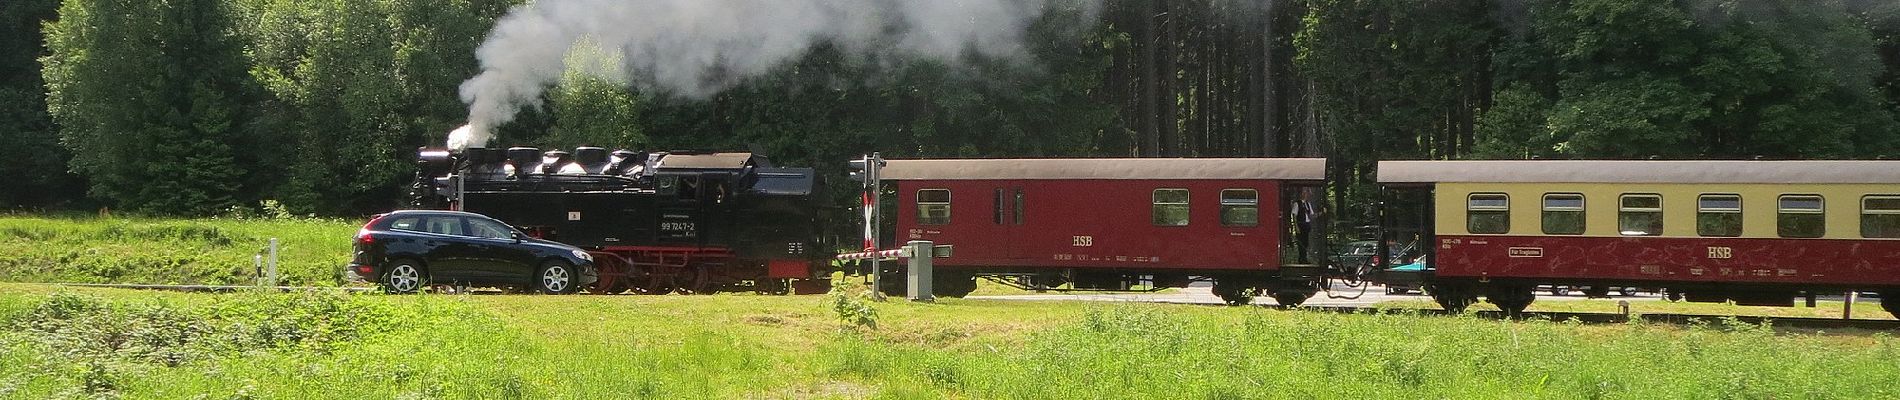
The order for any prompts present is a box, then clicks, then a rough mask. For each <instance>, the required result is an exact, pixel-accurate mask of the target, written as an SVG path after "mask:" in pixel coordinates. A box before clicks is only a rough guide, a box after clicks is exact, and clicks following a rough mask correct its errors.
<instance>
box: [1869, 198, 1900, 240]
mask: <svg viewBox="0 0 1900 400" xmlns="http://www.w3.org/2000/svg"><path fill="white" fill-rule="evenodd" d="M1860 236H1861V237H1864V238H1879V239H1895V238H1900V195H1884V196H1867V197H1865V198H1862V199H1861V200H1860Z"/></svg>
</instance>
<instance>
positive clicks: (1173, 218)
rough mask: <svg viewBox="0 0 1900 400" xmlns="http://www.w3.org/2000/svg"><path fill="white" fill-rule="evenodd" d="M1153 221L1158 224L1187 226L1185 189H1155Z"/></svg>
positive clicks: (1186, 193) (1186, 195)
mask: <svg viewBox="0 0 1900 400" xmlns="http://www.w3.org/2000/svg"><path fill="white" fill-rule="evenodd" d="M1152 200H1153V203H1154V207H1155V208H1154V221H1155V225H1158V226H1187V224H1188V191H1187V189H1155V191H1154V195H1153V198H1152Z"/></svg>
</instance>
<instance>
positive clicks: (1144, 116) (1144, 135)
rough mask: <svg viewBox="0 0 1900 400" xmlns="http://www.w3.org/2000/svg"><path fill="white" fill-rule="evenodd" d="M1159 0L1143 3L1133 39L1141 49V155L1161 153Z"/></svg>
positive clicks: (1138, 116) (1157, 155)
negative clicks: (1158, 40)
mask: <svg viewBox="0 0 1900 400" xmlns="http://www.w3.org/2000/svg"><path fill="white" fill-rule="evenodd" d="M1160 1H1161V0H1147V1H1144V2H1142V8H1141V10H1142V12H1140V13H1139V14H1138V17H1140V18H1141V21H1142V23H1141V35H1139V36H1136V39H1135V40H1134V42H1135V45H1136V46H1137V47H1139V48H1140V49H1141V61H1140V62H1141V83H1140V85H1141V94H1140V95H1141V106H1140V111H1139V112H1138V115H1136V118H1137V119H1139V120H1140V121H1141V124H1140V128H1139V132H1140V133H1139V135H1140V136H1141V141H1140V143H1141V156H1142V157H1159V156H1161V136H1160V129H1159V127H1160V124H1159V123H1157V122H1156V121H1157V120H1158V119H1160V118H1159V113H1160V110H1159V109H1158V108H1157V105H1156V104H1155V103H1156V101H1157V98H1158V97H1160V90H1159V88H1158V86H1159V85H1158V84H1157V81H1158V80H1159V79H1160V74H1159V73H1158V72H1157V71H1156V68H1155V66H1156V65H1155V64H1156V63H1155V61H1157V60H1156V54H1155V46H1158V45H1160V43H1157V42H1156V39H1157V38H1159V37H1160V35H1157V34H1156V32H1157V31H1156V29H1155V28H1156V26H1155V14H1156V13H1157V12H1158V10H1159V7H1160V5H1159V4H1158V2H1160Z"/></svg>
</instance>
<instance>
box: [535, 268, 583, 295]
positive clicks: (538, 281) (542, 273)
mask: <svg viewBox="0 0 1900 400" xmlns="http://www.w3.org/2000/svg"><path fill="white" fill-rule="evenodd" d="M579 277H580V276H579V275H576V274H575V271H574V267H573V266H571V265H568V264H567V263H565V262H561V261H549V262H548V263H547V264H542V265H541V269H540V270H539V271H536V272H535V274H534V289H535V291H538V292H541V293H542V294H566V293H572V292H573V291H574V284H576V283H579V282H580V280H579V279H578V278H579Z"/></svg>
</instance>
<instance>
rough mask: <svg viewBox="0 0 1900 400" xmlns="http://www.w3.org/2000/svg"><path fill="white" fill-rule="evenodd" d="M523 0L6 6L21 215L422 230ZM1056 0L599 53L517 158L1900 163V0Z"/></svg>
mask: <svg viewBox="0 0 1900 400" xmlns="http://www.w3.org/2000/svg"><path fill="white" fill-rule="evenodd" d="M1089 1H1100V2H1101V4H1100V7H1088V6H1087V5H1089V4H1091V3H1088V2H1089ZM518 2H519V1H518V0H468V1H450V2H439V1H423V0H367V1H361V0H318V1H289V0H189V1H177V2H166V3H161V4H133V3H125V2H115V1H106V0H65V1H56V0H20V1H8V2H5V3H4V4H0V24H3V25H0V31H4V34H0V174H4V176H8V177H9V179H13V183H11V184H10V185H9V190H6V191H3V192H0V207H4V208H37V207H79V206H88V205H91V204H93V202H96V203H98V204H100V205H104V206H108V207H114V208H122V209H135V210H140V211H145V212H150V213H158V214H185V215H203V214H213V213H220V212H225V211H227V210H229V209H231V208H232V207H239V208H244V207H253V206H254V205H255V204H257V203H258V202H259V201H261V200H267V199H268V200H279V201H282V202H283V204H285V205H286V206H288V207H289V209H290V210H291V211H293V212H296V213H299V214H303V213H319V214H327V215H350V214H360V213H366V212H373V211H377V210H381V209H386V208H389V207H392V206H394V205H395V204H397V203H398V198H397V197H398V196H399V195H400V187H401V186H402V183H403V181H404V180H405V179H408V178H409V174H410V167H409V164H408V162H407V160H408V158H407V157H409V155H410V154H413V150H414V149H415V148H416V147H418V146H424V145H434V144H439V143H442V142H443V140H444V137H445V135H446V133H447V132H448V131H450V130H452V129H454V128H455V127H457V126H459V125H461V124H462V123H463V121H464V119H465V117H466V115H467V114H466V109H465V108H464V106H463V104H462V102H461V101H460V100H459V99H458V98H457V93H456V90H457V86H458V85H459V84H460V83H461V82H462V80H464V79H467V78H469V77H471V76H473V75H474V74H475V73H477V72H478V69H477V65H476V60H475V55H474V52H475V51H474V49H475V48H476V46H478V45H479V44H480V43H481V42H482V40H483V39H484V37H485V35H486V34H487V32H488V29H489V27H491V26H493V23H494V22H495V21H496V19H497V18H499V17H500V16H502V15H504V14H506V13H507V12H508V10H509V7H510V6H512V5H514V4H515V3H518ZM1053 4H1054V5H1053V6H1051V8H1050V9H1049V11H1048V12H1046V13H1045V14H1044V15H1041V16H1039V19H1037V20H1036V22H1035V23H1034V24H1032V25H1031V26H1030V27H1029V30H1028V32H1026V35H1025V38H1026V42H1027V43H1026V44H1027V46H1026V48H1025V49H1024V51H1023V52H1022V53H1023V54H1025V55H1024V56H1022V57H1015V58H1001V59H999V58H995V57H990V58H984V57H977V58H976V59H973V60H959V61H957V62H945V61H944V60H932V59H912V58H904V57H899V56H895V55H891V54H883V55H866V54H861V53H862V52H853V51H850V50H849V49H840V48H837V47H836V46H822V45H821V46H819V47H817V48H814V49H811V50H810V51H808V52H806V53H805V54H803V56H802V57H800V58H798V59H796V60H794V61H793V62H789V63H787V64H785V65H781V66H779V67H778V68H776V69H774V70H773V71H772V72H771V73H768V74H766V75H764V76H761V77H757V78H753V79H748V80H745V81H743V82H740V83H739V84H738V85H737V86H736V87H733V88H731V89H729V90H726V91H724V92H722V93H719V94H716V95H713V96H712V97H710V98H703V99H701V98H682V97H679V96H673V95H670V94H669V93H665V92H663V91H658V90H635V89H628V88H627V86H628V85H627V82H618V81H614V80H611V79H600V78H597V77H595V76H594V75H592V74H587V73H585V71H586V70H587V69H589V68H602V65H613V64H618V63H622V62H625V61H628V60H616V59H613V57H612V56H611V55H603V54H593V53H592V52H591V51H589V49H590V48H591V47H590V46H579V47H577V49H580V50H577V51H574V52H572V54H569V55H568V57H567V60H568V63H567V64H568V67H569V69H570V71H569V72H568V74H566V75H565V77H564V78H563V79H561V80H560V82H559V84H558V85H557V87H555V88H553V90H550V91H548V92H547V94H546V95H545V96H544V97H545V99H544V101H542V102H541V104H542V105H541V106H540V107H537V108H534V109H530V110H528V111H526V112H525V113H524V114H523V115H522V116H521V117H520V118H518V119H516V120H515V122H513V123H511V124H509V125H507V126H503V127H502V128H501V132H500V135H501V136H500V137H501V141H502V143H501V144H503V145H514V144H523V145H540V146H558V147H572V146H575V145H581V144H593V145H603V146H611V147H633V148H648V149H678V148H702V149H720V150H755V151H763V152H766V153H768V154H771V155H772V156H773V157H775V158H776V159H778V160H779V161H780V162H782V163H786V164H796V165H810V166H816V167H820V168H823V169H825V170H828V171H832V172H836V171H837V170H839V169H841V165H840V164H841V162H840V161H841V160H844V159H846V158H849V157H852V156H854V155H856V154H859V153H863V152H869V151H882V152H884V153H885V154H887V155H890V156H899V157H917V156H933V157H942V156H960V157H974V156H984V157H1001V156H1158V157H1197V156H1320V155H1323V156H1329V157H1332V158H1334V159H1337V160H1340V161H1341V162H1339V163H1335V164H1336V165H1335V166H1334V167H1333V168H1334V171H1335V172H1336V173H1335V174H1334V175H1335V176H1336V178H1337V179H1340V180H1341V182H1340V184H1341V185H1340V186H1339V188H1340V190H1345V191H1348V192H1350V191H1352V190H1353V188H1363V187H1365V184H1364V182H1365V181H1366V178H1367V177H1369V176H1370V175H1369V173H1370V169H1369V165H1370V162H1371V161H1372V160H1376V159H1444V158H1526V157H1541V158H1646V157H1651V156H1656V157H1664V158H1749V157H1756V156H1760V157H1769V158H1874V157H1880V156H1891V155H1893V154H1894V152H1895V151H1896V148H1897V147H1896V146H1900V123H1897V122H1896V118H1895V113H1896V112H1897V111H1900V109H1897V108H1896V107H1897V106H1900V4H1896V3H1894V2H1892V1H1886V0H1823V1H1802V0H1760V1H1741V2H1737V1H1717V0H1557V1H1536V2H1527V1H1517V0H1488V1H1487V0H1427V1H1400V0H1286V1H1271V2H1221V1H1212V0H1188V1H1161V0H1061V1H1055V2H1054V3H1053ZM550 45H556V44H550ZM636 61H637V60H636ZM636 76H637V74H636ZM633 86H636V87H639V86H640V85H633ZM68 170H70V171H72V172H71V173H68V172H66V171H68ZM82 189H83V190H85V193H87V196H86V198H87V199H90V201H82V199H80V198H79V197H80V196H79V195H78V193H79V191H80V190H82ZM1340 198H1341V199H1345V198H1347V196H1341V197H1340Z"/></svg>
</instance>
